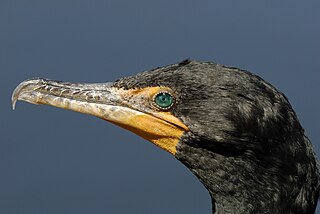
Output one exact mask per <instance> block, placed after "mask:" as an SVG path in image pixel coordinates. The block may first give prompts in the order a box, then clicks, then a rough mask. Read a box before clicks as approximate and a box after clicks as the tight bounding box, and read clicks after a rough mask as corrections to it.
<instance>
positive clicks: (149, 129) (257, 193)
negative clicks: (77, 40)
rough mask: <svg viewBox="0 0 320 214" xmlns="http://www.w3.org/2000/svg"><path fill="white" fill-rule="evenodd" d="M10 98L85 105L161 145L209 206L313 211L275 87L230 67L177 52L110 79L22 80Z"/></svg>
mask: <svg viewBox="0 0 320 214" xmlns="http://www.w3.org/2000/svg"><path fill="white" fill-rule="evenodd" d="M17 100H24V101H27V102H30V103H34V104H46V105H51V106H56V107H59V108H64V109H70V110H73V111H77V112H81V113H85V114H90V115H94V116H97V117H99V118H102V119H104V120H106V121H109V122H111V123H114V124H116V125H118V126H121V127H123V128H125V129H128V130H130V131H132V132H134V133H136V134H137V135H139V136H141V137H143V138H145V139H147V140H149V141H151V142H152V143H153V144H155V145H157V146H158V147H160V148H162V149H164V150H166V151H168V152H169V153H171V154H172V155H174V156H175V157H176V158H177V159H178V160H179V161H181V162H182V163H183V164H184V165H185V166H186V167H188V168H189V169H190V170H191V171H192V172H193V173H194V174H195V175H196V176H197V177H198V178H199V180H200V181H201V182H202V183H203V185H204V186H205V187H206V188H207V189H208V191H209V193H210V196H211V198H212V210H213V213H299V214H302V213H314V211H315V208H316V205H317V200H318V196H319V171H318V166H317V160H316V156H315V153H314V151H313V148H312V145H311V143H310V141H309V139H308V138H307V137H306V135H305V133H304V130H303V128H302V127H301V125H300V123H299V121H298V119H297V116H296V114H295V112H294V111H293V109H292V107H291V105H290V104H289V102H288V100H287V98H286V97H285V95H283V94H282V93H281V92H279V91H278V90H277V89H275V88H274V87H273V86H272V85H271V84H269V83H268V82H266V81H264V80H263V79H262V78H260V77H258V76H256V75H254V74H252V73H250V72H248V71H244V70H241V69H238V68H234V67H227V66H224V65H220V64H215V63H210V62H199V61H191V60H185V61H182V62H180V63H178V64H173V65H168V66H164V67H159V68H155V69H152V70H150V71H145V72H142V73H139V74H137V75H135V76H131V77H125V78H122V79H119V80H117V81H115V82H111V83H101V84H99V83H95V84H81V83H69V82H60V81H53V80H46V79H40V78H36V79H31V80H26V81H24V82H22V83H20V85H19V86H18V87H17V88H16V89H15V91H14V93H13V96H12V101H13V107H14V105H15V103H16V101H17Z"/></svg>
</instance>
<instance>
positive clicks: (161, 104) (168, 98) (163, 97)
mask: <svg viewBox="0 0 320 214" xmlns="http://www.w3.org/2000/svg"><path fill="white" fill-rule="evenodd" d="M154 102H155V103H156V104H157V107H158V108H160V109H169V108H170V107H171V106H172V105H173V103H174V98H173V97H172V95H171V94H169V93H167V92H161V93H159V94H157V95H156V96H155V97H154Z"/></svg>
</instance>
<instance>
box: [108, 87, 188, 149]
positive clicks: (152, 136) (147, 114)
mask: <svg viewBox="0 0 320 214" xmlns="http://www.w3.org/2000/svg"><path fill="white" fill-rule="evenodd" d="M120 94H121V95H120V96H121V97H122V100H124V101H125V104H126V105H127V106H128V107H129V108H126V109H123V110H122V111H127V112H129V111H131V112H132V111H134V110H136V111H137V112H136V113H133V112H132V113H131V114H127V115H126V116H124V118H123V119H121V121H122V122H121V123H116V124H117V125H119V126H121V127H123V128H125V129H128V130H130V131H132V132H133V133H135V134H137V135H139V136H141V137H142V138H144V139H146V140H148V141H150V142H152V143H153V144H155V145H156V146H158V147H160V148H162V149H164V150H166V151H168V152H170V153H171V154H173V155H175V154H176V146H177V144H178V143H179V140H180V138H181V136H182V135H183V133H184V132H186V131H188V130H189V129H188V127H187V126H186V125H185V124H183V123H182V122H181V120H180V119H178V118H177V117H175V116H174V115H173V114H172V113H171V112H170V111H168V110H169V108H167V107H166V106H168V107H172V106H173V105H174V103H172V102H173V101H174V99H175V98H174V97H173V96H174V93H173V92H172V90H171V89H170V88H167V87H148V88H142V89H130V90H122V91H121V92H120ZM168 95H170V96H172V97H170V96H168ZM156 99H158V100H156ZM157 101H158V103H157ZM159 103H160V104H161V106H158V104H159ZM129 115H130V116H129ZM124 121H126V122H125V123H123V122H124ZM110 122H113V123H115V121H110Z"/></svg>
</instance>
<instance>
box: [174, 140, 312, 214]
mask: <svg viewBox="0 0 320 214" xmlns="http://www.w3.org/2000/svg"><path fill="white" fill-rule="evenodd" d="M176 158H177V159H178V160H180V161H181V162H182V163H183V164H184V165H186V166H187V167H188V168H189V169H190V170H191V171H192V172H193V173H194V174H195V175H196V176H197V177H198V178H199V180H200V181H201V182H202V184H203V185H204V186H205V187H206V188H207V190H208V191H209V194H210V196H211V199H212V210H213V213H286V212H287V211H288V212H291V213H309V212H305V211H301V212H296V211H297V210H301V208H302V206H301V204H299V203H300V202H298V201H297V198H300V196H299V195H300V193H299V191H300V189H301V187H299V186H298V185H297V184H296V183H293V182H294V181H292V179H290V178H289V174H287V175H286V174H285V172H284V173H278V174H277V173H270V172H266V170H265V168H263V167H261V166H257V164H256V163H255V162H254V161H250V159H245V158H244V157H243V156H241V155H237V154H232V155H230V156H226V155H225V154H224V155H223V154H219V153H215V152H212V151H210V150H208V149H205V148H201V147H197V146H192V145H190V144H189V145H188V144H185V143H182V144H179V146H178V149H177V153H176ZM280 174H281V175H280ZM290 176H292V175H290ZM293 187H294V188H295V190H293V189H292V188H293ZM302 198H303V197H302ZM312 209H313V208H312V207H311V209H310V210H312ZM310 210H309V211H310Z"/></svg>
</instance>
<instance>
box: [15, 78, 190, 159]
mask: <svg viewBox="0 0 320 214" xmlns="http://www.w3.org/2000/svg"><path fill="white" fill-rule="evenodd" d="M158 88H159V87H150V88H145V89H134V90H133V89H131V90H125V89H121V88H117V87H114V83H112V82H110V83H92V84H87V83H69V82H61V81H53V80H46V79H41V78H37V79H31V80H26V81H23V82H22V83H20V84H19V85H18V86H17V87H16V89H15V90H14V92H13V95H12V105H13V109H14V108H15V104H16V102H17V100H23V101H26V102H29V103H32V104H45V105H50V106H55V107H58V108H64V109H68V110H73V111H76V112H80V113H84V114H89V115H93V116H96V117H99V118H101V119H104V120H106V121H109V122H111V123H114V124H116V125H118V126H121V127H123V128H125V129H128V130H130V131H132V132H134V133H136V134H138V135H139V136H141V137H143V138H145V139H147V140H149V141H151V142H152V143H154V144H155V145H157V146H159V147H160V148H162V149H164V150H166V151H168V152H170V153H171V154H173V155H174V154H175V153H176V146H177V144H178V142H179V140H180V138H181V136H182V134H183V133H184V132H186V131H188V130H189V129H188V128H187V126H186V125H185V124H183V123H182V122H181V120H180V119H178V118H177V117H175V116H174V115H172V114H171V113H169V112H159V111H156V110H154V109H152V108H149V107H148V106H149V105H148V102H149V100H150V97H152V96H153V94H154V93H155V92H156V91H157V90H158ZM159 90H160V89H159Z"/></svg>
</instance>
